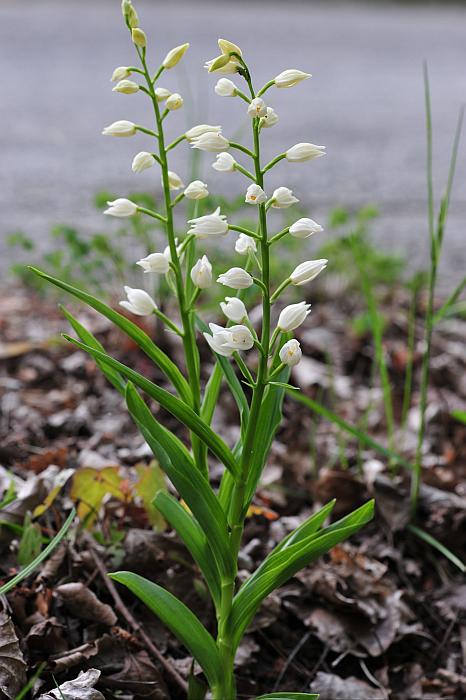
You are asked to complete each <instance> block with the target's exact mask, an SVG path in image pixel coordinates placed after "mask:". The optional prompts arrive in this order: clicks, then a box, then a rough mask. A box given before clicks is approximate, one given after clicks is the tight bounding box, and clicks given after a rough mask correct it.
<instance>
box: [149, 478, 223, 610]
mask: <svg viewBox="0 0 466 700" xmlns="http://www.w3.org/2000/svg"><path fill="white" fill-rule="evenodd" d="M154 505H155V506H156V507H157V508H158V510H159V511H160V512H161V513H162V515H163V517H164V518H165V520H167V521H168V522H169V523H170V525H171V526H172V527H173V529H174V530H176V532H177V533H178V535H179V536H180V538H181V539H182V540H183V542H184V543H185V545H186V547H187V549H188V550H189V552H190V553H191V556H192V558H193V559H194V561H195V562H196V563H197V565H198V566H199V568H200V570H201V571H202V573H203V575H204V578H205V580H206V583H207V585H208V586H209V590H210V592H211V594H212V599H213V601H214V603H215V606H216V608H218V606H219V605H220V577H219V575H218V569H217V565H216V563H215V559H214V558H213V557H212V550H211V549H210V547H209V545H208V543H207V539H206V536H205V535H204V533H203V531H202V530H201V528H200V527H199V524H198V523H197V521H196V520H194V518H193V517H192V516H191V515H189V513H188V512H187V511H186V509H185V508H183V506H182V505H181V504H180V503H179V502H178V501H177V500H176V498H173V496H171V495H170V494H168V493H165V492H163V491H159V493H157V494H156V496H155V498H154Z"/></svg>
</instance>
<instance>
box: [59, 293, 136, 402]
mask: <svg viewBox="0 0 466 700" xmlns="http://www.w3.org/2000/svg"><path fill="white" fill-rule="evenodd" d="M59 308H60V310H61V312H62V313H63V315H64V316H65V318H66V319H67V320H68V321H69V323H70V325H71V327H72V328H73V330H74V332H75V333H76V335H77V336H78V338H80V339H81V340H82V342H83V343H85V344H86V345H89V347H91V348H95V350H99V351H100V352H105V348H104V346H103V345H102V343H100V342H99V341H98V340H97V338H96V337H95V336H94V335H93V334H92V333H91V332H90V331H88V330H87V328H85V327H84V326H83V325H82V324H81V323H80V322H79V321H78V320H77V319H76V318H75V317H74V316H73V314H72V313H70V312H69V311H68V310H67V309H65V307H64V306H62V305H61V304H60V307H59ZM96 363H97V366H98V368H99V369H100V371H101V372H102V374H103V375H104V376H105V378H106V379H107V380H108V381H109V382H110V383H111V384H112V385H113V386H114V387H115V389H116V390H117V391H119V392H120V394H124V393H125V387H126V382H125V381H124V380H123V379H122V377H121V374H119V373H118V372H115V371H114V370H113V369H111V368H109V367H105V365H104V364H103V363H102V362H100V360H96Z"/></svg>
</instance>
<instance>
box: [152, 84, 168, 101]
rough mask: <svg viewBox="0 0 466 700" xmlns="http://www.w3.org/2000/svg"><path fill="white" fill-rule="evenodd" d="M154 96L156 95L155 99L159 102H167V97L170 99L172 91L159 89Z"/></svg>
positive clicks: (156, 89)
mask: <svg viewBox="0 0 466 700" xmlns="http://www.w3.org/2000/svg"><path fill="white" fill-rule="evenodd" d="M154 94H155V97H156V99H157V102H165V100H166V99H167V97H170V95H171V92H170V90H167V88H164V87H158V88H155V90H154Z"/></svg>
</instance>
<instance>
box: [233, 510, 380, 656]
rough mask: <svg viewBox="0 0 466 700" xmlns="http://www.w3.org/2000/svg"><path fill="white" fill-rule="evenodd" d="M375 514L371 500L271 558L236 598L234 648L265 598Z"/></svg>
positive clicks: (244, 585)
mask: <svg viewBox="0 0 466 700" xmlns="http://www.w3.org/2000/svg"><path fill="white" fill-rule="evenodd" d="M373 511H374V502H373V501H369V502H368V503H366V504H365V505H364V506H362V507H361V508H358V509H357V510H356V511H354V512H353V513H351V514H350V515H349V516H346V517H345V518H342V519H341V520H339V521H337V522H336V523H333V525H330V526H329V527H327V528H325V529H324V530H319V531H318V532H316V533H313V534H311V535H309V536H308V537H306V538H304V539H302V540H298V541H297V542H295V543H294V544H290V545H289V546H288V547H286V548H284V549H282V550H281V551H279V552H278V553H275V554H273V556H270V557H267V559H266V560H265V561H264V562H263V563H262V564H261V566H260V567H259V568H258V569H257V570H256V571H255V572H254V573H253V574H252V576H250V578H249V579H247V581H245V583H243V585H242V586H241V588H240V589H239V591H238V593H237V594H236V595H235V598H234V601H233V608H232V617H231V626H232V629H233V630H234V635H233V648H237V646H238V644H239V643H240V641H241V638H242V636H243V634H244V632H245V631H246V628H247V627H248V625H249V624H250V622H251V620H252V618H253V616H254V614H255V612H256V610H257V608H258V607H259V605H260V604H261V603H262V601H263V600H264V598H266V597H267V596H268V595H269V594H270V593H271V592H272V591H274V590H275V589H276V588H278V587H279V586H281V585H283V584H284V583H285V582H286V581H287V580H288V579H289V578H291V577H292V576H294V575H295V574H296V573H297V572H298V571H300V570H301V569H302V568H304V567H305V566H307V565H308V564H310V563H311V562H313V561H315V559H317V558H318V557H319V556H321V555H322V554H324V553H325V552H328V550H329V549H331V548H332V547H334V546H335V545H336V544H338V543H339V542H342V541H343V540H345V539H347V538H348V537H350V536H351V535H352V534H353V533H354V532H356V531H357V530H359V528H360V527H361V526H362V525H364V524H365V523H367V522H368V521H369V520H370V519H371V518H372V516H373Z"/></svg>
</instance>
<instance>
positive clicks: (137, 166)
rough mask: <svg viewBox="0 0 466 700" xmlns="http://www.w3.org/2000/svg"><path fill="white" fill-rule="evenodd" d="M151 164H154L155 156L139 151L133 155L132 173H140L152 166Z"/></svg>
mask: <svg viewBox="0 0 466 700" xmlns="http://www.w3.org/2000/svg"><path fill="white" fill-rule="evenodd" d="M153 165H155V158H154V156H153V155H152V153H148V152H147V151H141V152H140V153H136V155H135V156H134V158H133V162H132V164H131V170H132V171H133V173H141V172H142V171H143V170H147V168H152V166H153Z"/></svg>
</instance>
